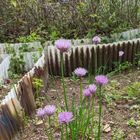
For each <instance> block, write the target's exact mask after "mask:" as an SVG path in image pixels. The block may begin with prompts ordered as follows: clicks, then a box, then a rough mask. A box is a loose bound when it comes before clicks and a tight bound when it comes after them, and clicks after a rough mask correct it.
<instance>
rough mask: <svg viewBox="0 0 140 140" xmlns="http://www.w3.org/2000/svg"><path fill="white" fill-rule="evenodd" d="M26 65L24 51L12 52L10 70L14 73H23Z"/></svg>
mask: <svg viewBox="0 0 140 140" xmlns="http://www.w3.org/2000/svg"><path fill="white" fill-rule="evenodd" d="M24 67H25V62H24V56H23V54H22V53H20V54H16V53H13V54H11V59H10V66H9V69H8V71H9V72H10V73H13V74H22V73H24V72H25V71H24Z"/></svg>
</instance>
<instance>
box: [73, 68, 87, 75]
mask: <svg viewBox="0 0 140 140" xmlns="http://www.w3.org/2000/svg"><path fill="white" fill-rule="evenodd" d="M74 73H75V74H76V75H77V76H78V77H82V76H85V75H86V73H87V70H86V69H84V68H76V69H75V71H74Z"/></svg>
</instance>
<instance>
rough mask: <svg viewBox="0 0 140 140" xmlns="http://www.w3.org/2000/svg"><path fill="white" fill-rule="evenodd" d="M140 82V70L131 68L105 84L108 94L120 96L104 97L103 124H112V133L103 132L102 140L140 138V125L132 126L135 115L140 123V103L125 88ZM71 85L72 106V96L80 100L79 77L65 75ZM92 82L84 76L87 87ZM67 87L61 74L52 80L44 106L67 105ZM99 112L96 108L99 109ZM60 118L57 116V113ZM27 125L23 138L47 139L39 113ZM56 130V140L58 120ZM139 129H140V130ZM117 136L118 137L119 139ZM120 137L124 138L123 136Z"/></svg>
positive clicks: (24, 139)
mask: <svg viewBox="0 0 140 140" xmlns="http://www.w3.org/2000/svg"><path fill="white" fill-rule="evenodd" d="M139 81H140V71H138V70H135V71H130V72H127V73H123V74H118V75H115V76H113V77H111V78H110V83H109V84H108V85H107V86H106V87H105V90H104V94H105V95H106V96H107V97H108V96H109V97H110V95H113V94H114V98H115V97H117V95H119V97H118V98H115V99H113V101H111V102H108V101H107V98H104V102H103V104H104V105H103V110H104V112H103V127H104V126H105V125H109V126H110V129H111V130H110V131H109V132H103V135H102V140H140V124H139V125H137V126H129V125H128V121H129V120H130V118H134V119H135V120H136V121H137V122H140V103H139V104H137V103H136V102H135V100H133V99H128V98H127V93H126V91H125V90H124V89H125V87H126V86H129V85H131V84H132V83H134V82H139ZM65 83H66V85H67V95H68V99H69V107H70V105H71V99H72V97H73V96H75V100H76V103H77V104H78V103H79V90H80V89H79V80H76V81H73V80H72V79H70V78H65ZM87 84H88V80H87V78H84V79H83V87H85V86H86V85H87ZM62 93H63V90H62V87H61V80H60V78H59V77H55V78H54V79H50V83H49V88H48V91H47V95H46V98H45V97H44V98H45V100H44V102H43V105H46V104H54V105H56V106H57V108H58V109H60V108H64V100H63V94H62ZM97 103H98V98H97V97H95V108H96V110H97V108H98V104H97ZM95 112H96V111H95ZM54 118H55V119H57V115H56V116H54ZM26 123H27V125H26V127H25V129H24V130H23V131H22V132H21V137H20V140H47V136H46V133H45V131H44V129H43V128H44V127H43V124H39V123H40V120H38V119H37V118H36V117H35V116H33V117H32V119H29V120H28V121H26ZM53 125H54V127H55V132H54V138H53V139H54V140H59V139H60V133H59V127H58V122H54V124H53ZM138 130H139V131H138ZM115 135H116V137H117V138H115ZM119 136H120V138H119ZM92 140H94V138H92Z"/></svg>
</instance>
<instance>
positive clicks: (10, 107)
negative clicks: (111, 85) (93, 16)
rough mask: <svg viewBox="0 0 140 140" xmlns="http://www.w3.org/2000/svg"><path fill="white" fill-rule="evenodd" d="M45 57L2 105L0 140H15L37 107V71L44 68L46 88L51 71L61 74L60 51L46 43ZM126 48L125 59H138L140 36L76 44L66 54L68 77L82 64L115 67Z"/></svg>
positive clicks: (25, 76)
mask: <svg viewBox="0 0 140 140" xmlns="http://www.w3.org/2000/svg"><path fill="white" fill-rule="evenodd" d="M45 49H46V50H44V53H43V55H42V57H41V58H40V59H39V60H38V61H37V63H36V64H35V66H34V67H33V68H32V69H31V70H30V71H29V72H28V73H27V74H25V75H24V76H23V77H22V79H21V80H20V81H19V82H18V84H17V85H15V86H14V87H13V88H12V89H11V91H10V92H9V93H8V95H7V96H5V98H4V100H2V102H1V104H0V140H11V139H13V137H14V136H15V134H16V133H17V132H18V131H19V130H20V128H21V127H22V126H23V117H24V115H25V114H27V115H31V114H32V113H33V112H34V111H35V108H36V105H35V99H34V91H33V85H32V80H33V77H34V76H35V74H36V71H38V70H41V71H42V76H41V78H42V79H43V84H44V89H46V87H47V82H48V72H49V74H53V75H60V52H59V51H58V50H57V49H56V48H55V47H54V46H46V47H45ZM120 50H122V51H124V55H123V57H122V61H123V62H124V61H129V62H132V63H133V61H134V58H135V54H136V53H140V39H134V40H129V41H123V42H116V43H110V44H102V45H97V46H95V45H92V44H90V45H88V44H87V45H85V44H84V45H79V44H78V45H76V43H75V46H73V47H72V48H71V49H70V51H69V52H68V53H65V54H64V62H65V76H69V75H71V73H72V72H73V71H74V69H75V68H77V67H79V66H81V67H85V68H86V69H88V70H89V69H90V70H91V72H92V73H93V74H95V73H96V70H98V69H99V68H100V67H101V66H106V68H107V70H109V71H111V70H113V69H114V64H113V62H115V61H118V60H119V55H118V53H119V51H120Z"/></svg>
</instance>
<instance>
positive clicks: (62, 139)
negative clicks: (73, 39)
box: [61, 125, 64, 140]
mask: <svg viewBox="0 0 140 140" xmlns="http://www.w3.org/2000/svg"><path fill="white" fill-rule="evenodd" d="M63 132H64V131H63V125H62V126H61V140H64V136H63Z"/></svg>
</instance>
